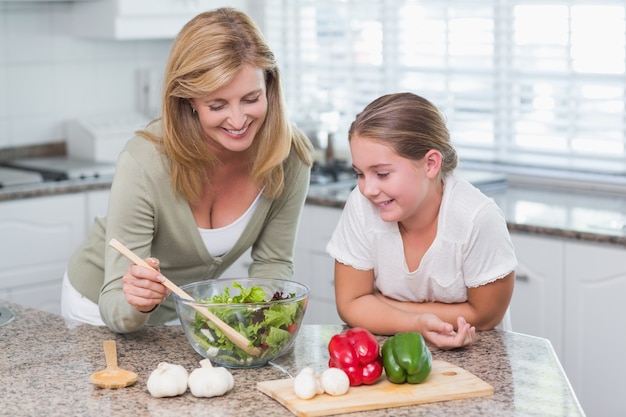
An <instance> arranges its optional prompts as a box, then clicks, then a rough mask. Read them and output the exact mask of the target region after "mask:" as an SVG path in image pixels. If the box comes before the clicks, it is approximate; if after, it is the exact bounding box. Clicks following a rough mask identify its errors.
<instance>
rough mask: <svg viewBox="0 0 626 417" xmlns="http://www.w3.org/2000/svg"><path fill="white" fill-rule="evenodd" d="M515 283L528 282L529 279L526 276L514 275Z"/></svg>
mask: <svg viewBox="0 0 626 417" xmlns="http://www.w3.org/2000/svg"><path fill="white" fill-rule="evenodd" d="M515 281H519V282H528V281H529V278H528V275H527V274H519V275H518V274H515Z"/></svg>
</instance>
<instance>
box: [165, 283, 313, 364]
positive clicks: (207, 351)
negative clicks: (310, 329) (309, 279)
mask: <svg viewBox="0 0 626 417" xmlns="http://www.w3.org/2000/svg"><path fill="white" fill-rule="evenodd" d="M181 289H182V290H183V291H185V292H186V293H187V294H188V295H189V296H191V297H192V298H193V300H186V299H184V298H181V297H180V296H178V295H177V294H173V297H174V300H175V302H176V311H177V313H178V318H179V319H180V322H181V324H182V327H183V329H184V331H185V335H186V336H187V339H188V340H189V343H190V344H191V346H192V347H193V348H194V349H195V350H196V352H198V353H199V354H200V355H201V356H203V357H204V358H207V359H209V360H211V362H213V363H214V364H215V365H218V366H225V367H228V368H251V367H258V366H263V365H266V364H267V363H268V362H270V361H272V360H274V359H276V358H278V357H279V356H281V355H283V354H285V353H286V352H287V351H288V350H289V349H290V348H291V347H292V346H293V343H294V341H295V339H296V336H297V335H298V331H299V330H300V325H301V324H302V319H303V318H304V313H305V311H306V307H307V302H308V298H309V292H310V289H309V287H307V286H306V285H304V284H301V283H299V282H296V281H292V280H285V279H275V278H219V279H211V280H206V281H200V282H195V283H192V284H187V285H183V286H181ZM201 309H207V310H208V311H209V312H210V313H212V314H213V315H215V316H216V317H217V318H219V319H221V320H222V321H223V322H224V323H226V324H228V325H229V326H231V327H232V328H234V329H235V330H236V331H237V332H238V333H239V334H241V335H242V336H244V337H245V338H247V339H248V340H249V341H250V346H249V347H250V348H251V349H249V350H254V351H255V352H254V353H247V352H246V351H245V350H244V349H242V348H240V347H239V346H237V345H236V344H235V343H233V342H232V341H231V340H230V339H229V338H228V337H227V336H226V335H225V334H224V333H223V332H222V331H221V330H220V329H219V328H218V327H217V326H216V325H215V324H214V323H213V322H212V321H211V320H209V318H207V317H206V316H205V315H204V314H202V312H201V311H202V310H201Z"/></svg>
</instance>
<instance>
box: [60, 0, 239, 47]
mask: <svg viewBox="0 0 626 417" xmlns="http://www.w3.org/2000/svg"><path fill="white" fill-rule="evenodd" d="M247 3H248V1H247V0H100V1H91V2H81V3H75V4H74V5H73V7H72V12H73V19H72V22H73V33H74V34H75V35H79V36H87V37H97V38H107V39H117V40H131V39H135V40H140V39H173V38H175V37H176V35H178V32H179V31H180V30H181V29H182V27H183V26H184V25H185V24H186V23H187V22H188V21H189V20H191V19H192V18H193V17H194V16H196V15H197V14H199V13H200V12H204V11H206V10H210V9H215V8H217V7H221V6H230V7H235V8H238V9H240V10H242V11H246V9H247Z"/></svg>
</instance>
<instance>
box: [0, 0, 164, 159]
mask: <svg viewBox="0 0 626 417" xmlns="http://www.w3.org/2000/svg"><path fill="white" fill-rule="evenodd" d="M72 7H73V4H72V3H71V2H60V3H36V2H35V3H31V2H25V3H22V4H20V3H18V2H12V3H3V2H0V148H6V147H16V146H25V145H36V144H42V143H48V142H53V141H54V142H56V141H61V140H64V139H65V132H64V123H65V121H67V120H69V119H74V118H80V117H83V116H97V115H109V114H110V115H119V114H126V113H127V112H134V111H137V110H139V109H140V107H139V104H138V102H137V101H138V100H137V93H136V90H137V82H136V78H137V74H138V73H140V72H141V71H144V70H148V71H149V72H150V73H151V74H152V79H153V81H154V82H153V84H156V86H155V89H154V90H153V91H154V92H155V94H154V95H153V97H152V99H151V103H153V104H152V105H153V106H157V107H158V105H159V104H158V103H159V102H160V97H159V94H160V93H159V91H160V90H161V86H160V82H161V80H162V73H163V68H164V67H165V62H166V60H167V56H168V54H169V50H170V47H171V44H172V41H171V40H167V41H163V40H149V41H114V40H95V39H86V38H80V37H75V36H73V35H72V33H71V19H72V13H71V11H72V9H71V8H72Z"/></svg>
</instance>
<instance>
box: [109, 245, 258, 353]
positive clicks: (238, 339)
mask: <svg viewBox="0 0 626 417" xmlns="http://www.w3.org/2000/svg"><path fill="white" fill-rule="evenodd" d="M109 245H111V246H112V247H113V248H115V249H116V250H117V251H118V252H119V253H121V254H122V255H124V256H126V257H127V258H128V259H130V260H131V261H132V262H133V263H134V264H136V265H141V266H145V267H147V268H152V267H151V266H150V265H148V263H147V262H146V261H144V260H143V259H141V258H140V257H139V256H138V255H136V254H135V253H134V252H133V251H131V250H130V249H128V248H127V247H126V246H124V245H123V244H122V243H121V242H119V241H118V240H117V239H111V241H110V242H109ZM164 278H165V277H164ZM162 284H163V285H165V287H167V288H168V289H169V290H171V291H172V292H173V293H175V294H176V295H178V296H179V297H181V298H183V299H186V300H192V301H195V300H194V298H193V297H192V296H190V295H189V294H187V293H186V292H185V291H183V290H182V289H181V288H180V287H178V286H177V285H176V284H174V283H173V282H172V281H170V280H169V279H167V278H165V279H164V280H163V282H162ZM192 307H193V308H195V309H196V311H198V312H199V313H200V314H202V315H203V316H205V317H206V318H207V319H209V320H211V321H212V322H213V324H215V325H216V326H217V328H218V329H220V330H221V331H222V333H224V335H225V336H226V337H227V338H228V339H229V340H230V341H231V342H233V343H234V344H235V345H236V346H238V347H240V348H241V349H243V350H244V351H245V352H246V353H247V354H249V355H254V356H256V355H258V354H259V353H261V349H259V348H257V347H251V346H250V341H249V340H248V339H246V337H245V336H243V335H242V334H241V333H239V332H238V331H237V330H235V329H233V328H232V327H230V326H229V325H228V324H226V323H224V322H223V321H222V320H221V319H220V318H219V317H217V316H216V315H215V314H213V313H211V312H210V311H209V310H207V309H206V308H202V307H199V306H192Z"/></svg>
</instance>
